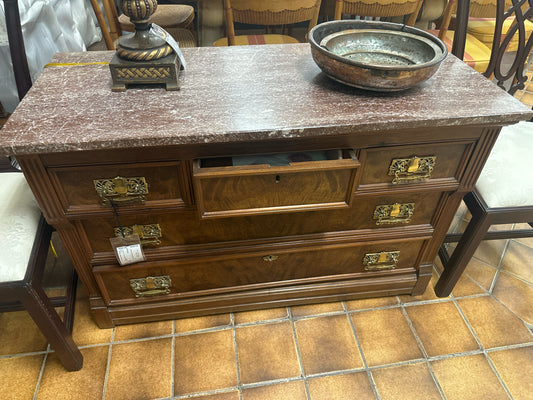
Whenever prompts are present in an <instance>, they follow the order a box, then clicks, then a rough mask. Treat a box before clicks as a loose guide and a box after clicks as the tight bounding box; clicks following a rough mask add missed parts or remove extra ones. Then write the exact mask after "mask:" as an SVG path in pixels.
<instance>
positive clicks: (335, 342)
mask: <svg viewBox="0 0 533 400" xmlns="http://www.w3.org/2000/svg"><path fill="white" fill-rule="evenodd" d="M348 318H349V317H348V316H347V315H333V316H328V317H317V318H309V319H303V320H299V321H296V322H295V323H294V326H295V329H296V338H297V340H298V346H299V348H300V355H301V358H302V365H303V369H304V372H305V374H306V375H312V374H319V373H323V372H329V371H341V370H346V369H356V368H362V367H363V366H364V365H363V360H362V358H361V354H360V353H359V349H358V347H357V342H356V341H355V336H354V334H353V331H352V327H351V325H350V321H349V319H348Z"/></svg>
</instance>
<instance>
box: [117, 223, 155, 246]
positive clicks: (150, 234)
mask: <svg viewBox="0 0 533 400" xmlns="http://www.w3.org/2000/svg"><path fill="white" fill-rule="evenodd" d="M113 230H114V232H115V236H117V237H123V236H126V235H131V234H134V233H136V234H137V235H139V239H141V244H142V245H143V246H159V245H160V244H161V240H160V239H161V236H162V235H161V227H160V226H159V224H147V225H131V226H123V227H122V228H120V227H116V228H114V229H113Z"/></svg>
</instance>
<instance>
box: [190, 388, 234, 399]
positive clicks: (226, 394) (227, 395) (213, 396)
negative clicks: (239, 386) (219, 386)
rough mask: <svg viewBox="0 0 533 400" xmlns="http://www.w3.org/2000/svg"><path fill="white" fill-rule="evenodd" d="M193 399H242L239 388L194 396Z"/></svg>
mask: <svg viewBox="0 0 533 400" xmlns="http://www.w3.org/2000/svg"><path fill="white" fill-rule="evenodd" d="M192 400H240V399H239V392H238V391H237V390H235V391H231V392H224V393H217V394H210V395H207V396H197V397H193V398H192Z"/></svg>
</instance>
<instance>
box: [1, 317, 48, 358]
mask: <svg viewBox="0 0 533 400" xmlns="http://www.w3.org/2000/svg"><path fill="white" fill-rule="evenodd" d="M47 346H48V340H46V338H45V337H44V335H43V334H42V333H41V331H40V330H39V328H37V325H35V322H33V319H31V317H30V314H28V313H27V312H26V311H14V312H6V313H0V355H12V354H23V353H31V352H36V351H44V350H46V348H47Z"/></svg>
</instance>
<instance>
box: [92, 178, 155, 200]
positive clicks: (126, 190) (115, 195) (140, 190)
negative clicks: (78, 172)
mask: <svg viewBox="0 0 533 400" xmlns="http://www.w3.org/2000/svg"><path fill="white" fill-rule="evenodd" d="M93 182H94V188H95V189H96V193H98V196H100V198H101V199H102V204H108V203H110V202H111V200H112V201H113V202H115V203H117V204H122V205H125V204H132V203H142V202H144V200H145V195H146V194H147V193H148V184H147V183H146V179H144V177H135V178H123V177H121V176H117V177H116V178H110V179H95V180H94V181H93Z"/></svg>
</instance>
